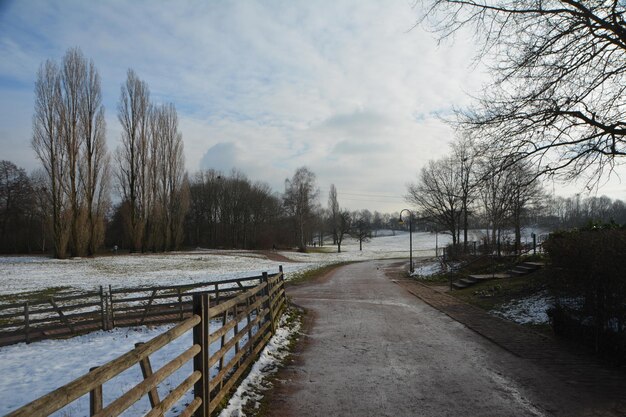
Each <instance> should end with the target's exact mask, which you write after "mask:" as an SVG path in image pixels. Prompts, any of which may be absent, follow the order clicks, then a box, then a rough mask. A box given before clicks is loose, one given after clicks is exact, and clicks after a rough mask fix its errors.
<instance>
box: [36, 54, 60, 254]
mask: <svg viewBox="0 0 626 417" xmlns="http://www.w3.org/2000/svg"><path fill="white" fill-rule="evenodd" d="M60 105H61V73H60V71H59V67H58V66H57V65H56V64H55V63H54V62H53V61H51V60H47V61H45V62H44V63H43V64H42V65H41V67H40V68H39V71H38V72H37V81H36V82H35V113H34V116H33V139H32V146H33V149H34V150H35V153H36V154H37V158H38V159H39V160H40V162H41V164H42V166H43V169H44V171H45V173H46V176H47V179H48V184H47V186H46V189H45V192H46V194H47V196H48V200H49V202H50V208H51V211H52V213H51V220H52V243H53V248H54V255H55V256H56V257H58V258H65V257H66V256H67V240H68V230H67V224H68V222H67V216H66V210H67V208H68V200H67V198H66V196H65V193H64V182H65V177H66V173H67V170H66V161H67V150H66V147H65V146H64V143H63V141H62V136H61V135H62V122H61V120H62V119H61V113H60V111H59V108H60Z"/></svg>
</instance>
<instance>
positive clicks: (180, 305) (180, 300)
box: [176, 287, 183, 321]
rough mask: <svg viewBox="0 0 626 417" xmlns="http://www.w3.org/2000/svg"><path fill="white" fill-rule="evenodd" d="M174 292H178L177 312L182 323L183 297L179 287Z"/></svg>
mask: <svg viewBox="0 0 626 417" xmlns="http://www.w3.org/2000/svg"><path fill="white" fill-rule="evenodd" d="M176 291H177V292H178V310H179V312H180V321H183V295H182V291H181V289H180V287H179V288H177V289H176Z"/></svg>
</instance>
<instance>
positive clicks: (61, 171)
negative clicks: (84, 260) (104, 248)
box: [32, 49, 109, 258]
mask: <svg viewBox="0 0 626 417" xmlns="http://www.w3.org/2000/svg"><path fill="white" fill-rule="evenodd" d="M32 145H33V148H34V149H35V152H36V154H37V157H38V158H39V160H40V162H41V164H42V167H43V170H44V172H45V174H46V179H47V181H46V184H45V186H43V191H44V193H45V196H46V199H47V202H48V206H49V207H50V209H51V211H50V217H51V224H52V244H53V248H54V253H55V255H56V256H58V257H61V258H62V257H65V256H67V255H68V253H69V254H70V255H72V256H82V255H86V254H89V255H90V254H93V253H95V251H96V248H97V247H98V246H99V245H100V242H102V239H103V237H104V228H103V221H104V215H105V212H106V209H107V205H108V202H109V199H108V191H109V182H108V177H109V175H108V173H109V159H108V154H107V149H106V139H105V122H104V107H103V106H102V93H101V90H100V77H99V75H98V71H97V69H96V67H95V65H94V63H93V61H88V60H87V59H86V58H85V57H84V56H83V54H82V53H81V51H80V50H79V49H70V50H68V51H67V53H66V54H65V56H64V57H63V59H62V61H61V64H60V65H58V64H57V63H56V62H54V61H53V60H47V61H46V62H45V63H44V64H43V65H42V66H41V68H40V70H39V72H38V74H37V81H36V84H35V113H34V117H33V139H32Z"/></svg>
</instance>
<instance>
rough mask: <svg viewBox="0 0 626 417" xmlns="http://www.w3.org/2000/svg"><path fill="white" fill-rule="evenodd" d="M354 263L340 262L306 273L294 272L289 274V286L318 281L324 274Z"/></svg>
mask: <svg viewBox="0 0 626 417" xmlns="http://www.w3.org/2000/svg"><path fill="white" fill-rule="evenodd" d="M353 263H355V262H338V263H335V264H330V265H324V266H320V267H318V268H314V269H308V270H306V271H299V272H292V273H290V274H289V275H290V278H289V280H288V281H287V284H289V285H300V284H304V283H305V282H309V281H312V280H314V279H317V278H319V277H321V276H323V275H324V274H327V273H328V272H330V271H332V270H333V269H335V268H338V267H340V266H343V265H349V264H353Z"/></svg>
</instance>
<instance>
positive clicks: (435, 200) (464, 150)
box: [407, 138, 544, 250]
mask: <svg viewBox="0 0 626 417" xmlns="http://www.w3.org/2000/svg"><path fill="white" fill-rule="evenodd" d="M543 197H544V192H543V191H542V188H541V185H540V183H539V181H538V180H537V178H536V177H535V176H534V175H533V173H532V171H531V170H530V169H529V168H528V166H527V165H525V164H524V163H523V162H517V163H515V164H510V165H508V166H507V168H506V169H503V168H502V166H501V165H500V164H499V162H498V159H497V158H496V157H495V156H494V155H493V152H490V151H489V150H488V149H484V148H482V147H481V146H480V145H478V144H477V143H476V142H474V141H472V140H471V139H469V138H461V139H459V140H457V141H456V142H455V143H453V146H452V150H451V153H450V155H448V156H446V157H444V158H442V159H439V160H431V161H429V162H428V164H427V165H426V166H425V167H423V168H422V170H421V172H420V175H419V177H418V180H417V182H416V183H413V184H410V185H409V186H408V194H407V200H408V202H409V203H411V204H413V205H414V206H415V207H417V209H418V213H419V216H420V217H422V218H424V219H425V220H428V221H431V222H433V223H435V224H436V225H438V227H441V228H442V229H443V230H446V231H447V232H448V233H449V234H450V235H451V236H452V243H453V245H455V246H456V245H457V244H460V243H461V242H462V243H463V247H464V249H465V250H467V245H468V229H469V228H470V218H471V219H472V220H473V221H474V224H476V222H477V221H481V222H482V223H483V225H484V227H485V228H487V229H489V233H488V236H487V242H486V243H490V244H497V243H499V241H500V237H501V234H502V231H503V230H505V229H509V228H513V229H514V231H515V240H514V245H515V249H516V250H518V249H519V248H520V245H521V229H522V223H523V216H524V215H525V213H526V212H527V211H528V210H529V209H531V208H534V207H537V206H538V205H539V203H540V202H541V200H542V199H543ZM461 232H463V239H462V240H461Z"/></svg>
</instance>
